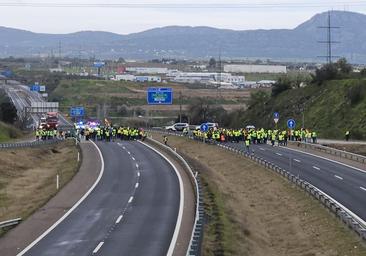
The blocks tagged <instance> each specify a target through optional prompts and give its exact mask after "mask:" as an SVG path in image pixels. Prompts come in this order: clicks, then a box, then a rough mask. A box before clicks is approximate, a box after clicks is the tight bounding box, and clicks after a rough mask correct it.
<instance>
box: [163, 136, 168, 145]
mask: <svg viewBox="0 0 366 256" xmlns="http://www.w3.org/2000/svg"><path fill="white" fill-rule="evenodd" d="M163 142H164V145H165V146H168V136H166V135H163Z"/></svg>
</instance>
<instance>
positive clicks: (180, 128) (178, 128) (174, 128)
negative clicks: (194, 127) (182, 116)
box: [165, 123, 189, 132]
mask: <svg viewBox="0 0 366 256" xmlns="http://www.w3.org/2000/svg"><path fill="white" fill-rule="evenodd" d="M184 128H189V124H187V123H175V124H173V125H170V126H166V127H165V130H168V131H179V132H181V131H183V130H184Z"/></svg>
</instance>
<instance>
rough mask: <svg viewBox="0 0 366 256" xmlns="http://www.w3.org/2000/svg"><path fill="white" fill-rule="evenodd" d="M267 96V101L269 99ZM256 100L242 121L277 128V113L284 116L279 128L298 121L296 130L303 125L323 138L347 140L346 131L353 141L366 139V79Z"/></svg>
mask: <svg viewBox="0 0 366 256" xmlns="http://www.w3.org/2000/svg"><path fill="white" fill-rule="evenodd" d="M266 97H267V98H266ZM262 98H263V100H261V99H260V97H259V99H258V95H257V100H253V99H252V104H251V106H250V107H249V109H248V111H247V112H245V114H244V115H243V116H242V118H241V120H240V122H243V123H251V124H254V125H256V126H258V127H274V122H273V113H274V112H279V113H280V121H279V124H278V125H279V127H280V128H285V127H286V121H287V120H288V119H289V118H294V119H295V120H296V122H297V126H296V128H301V127H302V125H303V122H302V120H303V114H304V121H305V127H306V128H309V129H314V130H316V131H318V133H319V136H320V137H322V138H338V139H343V138H344V133H345V131H346V130H350V131H351V136H352V139H366V133H365V132H364V131H365V129H366V118H365V116H366V79H364V78H363V79H342V80H331V81H326V82H324V83H323V84H321V85H318V84H311V85H309V86H307V87H305V88H296V89H291V90H286V91H284V92H282V93H280V94H279V95H277V96H275V97H271V98H269V96H265V95H264V96H262Z"/></svg>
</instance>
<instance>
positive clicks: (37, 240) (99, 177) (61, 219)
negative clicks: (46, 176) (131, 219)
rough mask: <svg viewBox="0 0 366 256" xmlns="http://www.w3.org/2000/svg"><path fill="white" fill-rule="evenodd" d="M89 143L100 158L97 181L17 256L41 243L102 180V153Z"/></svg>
mask: <svg viewBox="0 0 366 256" xmlns="http://www.w3.org/2000/svg"><path fill="white" fill-rule="evenodd" d="M90 142H91V143H92V144H93V145H94V146H95V148H96V149H97V151H98V154H99V157H100V161H101V168H100V172H99V176H98V178H97V180H96V181H95V182H94V184H93V186H92V187H91V188H90V189H89V190H88V192H86V193H85V194H84V195H83V197H82V198H80V199H79V201H77V202H76V204H74V206H73V207H72V208H71V209H70V210H69V211H68V212H66V213H65V214H64V215H63V216H62V217H61V218H60V219H59V220H58V221H56V222H55V223H54V224H53V225H52V226H51V227H50V228H49V229H47V230H46V231H45V232H44V233H43V234H42V235H40V236H39V237H38V238H37V239H36V240H34V241H33V242H32V243H31V244H30V245H28V246H27V247H26V248H24V249H23V251H21V252H20V253H18V254H17V256H22V255H24V254H25V253H26V252H28V251H29V250H30V249H31V248H32V247H33V246H35V245H36V244H37V243H38V242H39V241H41V240H42V239H43V238H44V237H45V236H47V235H48V234H49V233H50V232H51V231H52V230H54V229H55V228H56V227H57V226H58V225H59V224H60V223H61V222H62V221H63V220H64V219H66V218H67V217H68V216H69V215H70V214H71V213H72V212H73V211H74V210H75V209H76V208H77V207H78V206H79V205H80V204H81V203H82V202H83V201H84V200H85V199H86V198H87V197H88V196H89V194H90V193H91V192H93V190H94V188H95V187H96V186H97V185H98V183H99V181H100V180H101V179H102V176H103V173H104V159H103V155H102V152H101V151H100V149H99V148H98V146H97V145H96V144H95V143H94V142H93V141H90Z"/></svg>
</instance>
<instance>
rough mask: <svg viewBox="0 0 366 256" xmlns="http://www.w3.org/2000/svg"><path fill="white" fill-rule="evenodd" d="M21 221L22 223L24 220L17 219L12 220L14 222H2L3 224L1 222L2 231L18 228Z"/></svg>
mask: <svg viewBox="0 0 366 256" xmlns="http://www.w3.org/2000/svg"><path fill="white" fill-rule="evenodd" d="M21 221H22V218H16V219H12V220H6V221H2V222H0V229H4V228H8V227H12V226H16V225H18V224H19V223H20V222H21Z"/></svg>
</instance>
